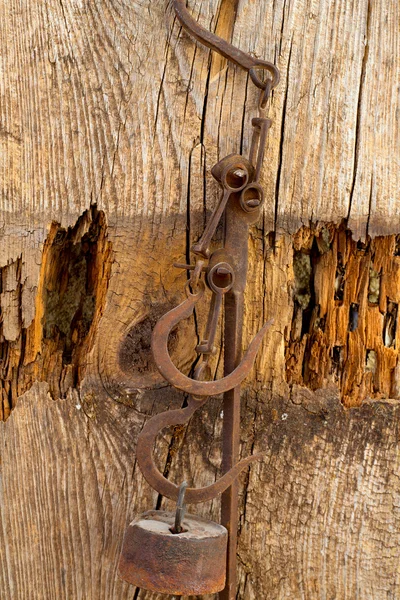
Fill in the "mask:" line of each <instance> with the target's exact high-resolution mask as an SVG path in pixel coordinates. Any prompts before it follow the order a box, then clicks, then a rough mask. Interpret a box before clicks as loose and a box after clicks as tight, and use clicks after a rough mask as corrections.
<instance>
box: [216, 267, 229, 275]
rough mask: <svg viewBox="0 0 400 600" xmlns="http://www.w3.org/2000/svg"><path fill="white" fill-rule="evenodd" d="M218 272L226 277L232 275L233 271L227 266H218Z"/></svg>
mask: <svg viewBox="0 0 400 600" xmlns="http://www.w3.org/2000/svg"><path fill="white" fill-rule="evenodd" d="M216 274H217V275H222V277H226V276H227V275H230V274H231V272H230V270H229V269H227V268H226V267H218V269H217V270H216Z"/></svg>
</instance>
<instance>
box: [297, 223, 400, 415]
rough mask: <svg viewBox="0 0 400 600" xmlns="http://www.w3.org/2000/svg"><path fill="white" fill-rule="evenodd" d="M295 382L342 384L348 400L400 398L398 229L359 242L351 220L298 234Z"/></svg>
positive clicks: (349, 402) (353, 402)
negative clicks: (347, 225) (395, 232)
mask: <svg viewBox="0 0 400 600" xmlns="http://www.w3.org/2000/svg"><path fill="white" fill-rule="evenodd" d="M293 268H294V307H293V319H292V326H291V331H290V336H289V339H288V340H287V345H286V374H287V380H288V382H289V383H298V384H303V385H306V386H308V387H309V388H311V389H313V390H316V389H318V388H322V387H326V386H327V385H328V384H329V383H335V384H337V385H338V386H339V388H340V392H341V395H342V400H343V402H344V403H345V404H346V405H347V406H357V405H359V404H361V402H362V401H363V400H364V399H365V398H368V397H371V398H399V397H400V370H399V366H398V359H399V350H400V337H399V336H400V333H399V328H398V326H397V325H398V323H397V321H398V306H399V302H400V247H399V238H398V236H395V235H390V236H385V237H376V238H375V239H373V240H370V239H367V241H366V242H365V243H362V242H358V243H357V242H355V241H354V240H353V239H352V237H351V232H350V231H348V230H346V228H345V227H340V228H339V229H336V228H334V227H330V228H328V227H325V228H324V229H322V231H319V232H318V233H315V234H313V233H312V232H311V231H310V230H308V229H302V230H301V231H300V232H299V233H298V234H297V235H296V236H295V238H294V257H293Z"/></svg>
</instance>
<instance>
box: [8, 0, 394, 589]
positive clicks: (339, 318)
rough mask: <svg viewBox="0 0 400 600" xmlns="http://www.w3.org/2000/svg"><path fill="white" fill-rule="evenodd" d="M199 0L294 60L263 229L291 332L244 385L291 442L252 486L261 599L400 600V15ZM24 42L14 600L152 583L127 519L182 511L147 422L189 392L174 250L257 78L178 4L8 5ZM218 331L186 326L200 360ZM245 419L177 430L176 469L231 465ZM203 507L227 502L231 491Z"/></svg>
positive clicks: (106, 0) (11, 161) (12, 349)
mask: <svg viewBox="0 0 400 600" xmlns="http://www.w3.org/2000/svg"><path fill="white" fill-rule="evenodd" d="M189 5H190V8H191V10H192V11H193V13H194V14H195V15H196V16H198V18H199V20H200V21H201V23H202V24H203V25H205V26H206V27H208V28H212V29H215V30H216V31H217V32H219V33H220V34H221V35H224V37H226V38H228V39H229V38H231V39H232V41H233V43H235V44H237V45H239V46H240V47H241V48H242V49H244V50H249V51H251V52H254V53H255V54H256V55H257V56H260V57H265V58H268V59H271V60H276V62H277V64H278V66H279V68H280V70H281V73H282V81H281V84H280V86H279V87H278V88H277V89H276V91H275V92H274V95H273V100H272V105H271V111H270V114H271V117H272V118H273V127H272V129H271V134H270V138H269V142H268V150H267V158H266V160H265V165H264V170H263V183H264V184H265V188H266V204H265V210H264V218H263V222H262V223H261V224H260V225H259V226H257V227H255V228H254V229H253V231H252V236H251V240H250V244H249V247H250V262H251V267H250V273H249V288H248V297H247V306H246V324H245V341H246V343H247V342H248V341H249V339H250V338H251V337H252V335H254V333H255V332H256V330H257V329H258V328H259V327H260V326H261V324H262V322H263V321H264V320H265V319H266V318H268V317H269V316H272V315H274V317H275V324H274V330H273V332H272V333H271V335H270V336H269V338H268V340H266V342H265V344H264V346H263V350H262V352H261V353H260V356H259V358H258V359H257V368H256V369H255V370H254V372H253V375H252V377H251V378H250V379H249V380H248V382H247V384H246V386H245V391H244V400H243V448H242V453H243V456H245V455H247V454H249V453H251V452H253V451H257V450H262V451H263V452H265V454H266V459H265V461H263V462H262V463H260V465H258V466H254V467H252V469H251V471H250V473H249V474H248V475H247V476H246V478H245V480H244V481H243V484H244V487H243V488H242V489H243V493H242V498H241V531H240V544H239V560H240V587H239V593H238V598H240V599H244V600H249V599H253V598H254V599H255V598H257V599H259V598H271V599H272V600H273V599H277V600H278V599H283V598H291V599H294V600H297V599H298V600H300V599H303V598H304V599H307V600H309V599H315V600H317V599H318V600H319V599H326V600H333V598H334V599H335V600H345V599H346V600H354V599H358V600H370V599H371V600H388V599H390V598H393V599H395V598H397V597H399V596H400V571H399V561H398V550H397V548H398V546H399V501H398V499H399V495H400V486H399V480H398V476H397V472H398V469H399V451H398V439H399V434H398V423H399V415H398V406H397V403H396V398H398V396H399V390H398V384H397V379H398V369H397V362H398V348H399V346H400V344H396V340H397V338H398V333H397V331H396V323H397V318H396V316H395V317H394V323H395V325H394V330H393V326H392V321H390V317H391V315H392V316H393V310H394V309H393V306H392V305H393V304H395V305H397V304H398V294H399V292H398V287H397V286H396V283H395V282H396V281H397V278H396V277H398V275H397V270H398V265H397V262H398V260H400V259H398V257H397V256H394V255H395V254H396V253H397V249H398V245H397V244H398V242H397V239H396V234H399V233H400V222H399V206H400V205H399V192H398V188H399V185H398V183H399V182H398V173H399V164H398V162H399V136H398V79H399V77H398V76H399V62H400V51H399V50H400V48H399V45H400V41H399V40H400V32H399V17H400V14H399V11H400V8H399V6H398V3H397V2H395V0H390V1H389V2H383V0H374V1H373V0H354V2H350V0H345V1H343V2H341V3H336V2H329V1H328V0H319V1H316V2H308V3H304V2H300V1H299V0H295V1H288V0H287V1H285V2H282V1H280V0H279V1H277V2H274V3H272V2H268V1H266V0H260V1H258V2H249V1H248V0H242V1H238V2H233V1H232V2H231V1H224V0H222V1H221V2H219V1H217V0H211V1H210V2H190V3H189ZM0 47H1V55H0V73H1V77H0V190H1V193H0V220H1V225H2V227H1V241H2V243H1V245H0V266H1V295H0V305H1V315H2V331H1V334H2V338H1V348H0V350H1V359H2V363H1V378H0V379H1V386H2V390H1V393H2V397H1V398H2V402H1V405H2V409H1V410H2V414H1V417H2V418H7V417H9V415H10V411H11V409H12V408H13V407H15V406H16V408H15V410H14V411H13V412H12V413H11V416H10V417H9V418H8V420H7V421H6V422H5V423H0V440H1V441H0V448H1V450H0V452H1V455H0V459H1V463H0V506H1V511H0V596H1V598H2V599H3V598H4V599H5V600H11V599H12V600H14V599H17V600H19V599H20V598H21V599H22V598H23V599H24V600H25V598H30V599H32V600H36V599H37V600H39V599H45V600H53V599H54V600H55V599H57V600H58V599H62V598H65V599H68V600H75V599H82V600H102V599H104V600H110V599H113V600H114V599H115V600H119V599H120V598H121V599H123V598H129V599H131V598H133V597H135V598H140V599H146V600H150V598H154V596H152V595H151V594H148V593H145V592H143V591H142V592H139V591H135V590H133V589H132V588H130V587H129V586H127V585H126V584H124V583H122V582H121V581H119V579H118V577H117V574H116V564H117V556H118V551H119V545H120V543H121V541H122V534H123V530H124V527H125V525H126V524H127V522H128V521H129V519H130V518H132V517H133V516H134V515H135V514H136V513H137V512H139V511H141V510H145V509H147V508H151V507H153V506H154V505H155V504H156V502H157V498H156V495H155V494H154V493H153V492H152V491H151V490H150V489H149V488H148V486H147V485H146V484H145V483H144V482H143V480H142V478H141V476H140V474H139V473H138V470H137V469H136V465H135V460H134V451H135V441H136V438H137V435H138V432H139V431H140V428H141V427H142V426H143V424H144V422H145V420H146V419H147V418H149V417H150V416H151V415H152V414H154V413H155V412H158V411H160V410H163V409H166V408H168V407H173V406H179V405H180V404H181V402H182V397H181V395H180V394H179V393H178V392H174V391H171V390H169V389H168V388H167V387H166V386H165V385H164V384H163V382H162V380H161V378H160V377H159V376H158V374H157V373H156V371H155V368H154V366H153V365H152V362H151V356H150V351H149V343H148V342H149V335H150V331H151V327H152V325H153V324H154V322H155V321H156V319H157V318H158V317H159V316H160V315H161V314H163V313H164V312H165V311H166V310H168V308H169V307H172V306H173V305H175V304H176V303H177V302H178V301H179V300H180V299H181V297H182V294H183V285H184V281H185V275H184V274H182V273H180V272H178V271H177V270H175V269H173V267H172V263H173V262H174V261H181V262H182V261H183V260H184V259H185V257H186V255H187V252H188V248H189V245H190V242H192V241H193V240H195V239H196V238H197V237H198V236H199V234H200V233H201V231H202V228H203V226H204V222H205V219H206V218H207V215H208V214H209V210H210V209H212V208H213V207H214V206H215V203H216V200H217V195H218V190H217V188H216V186H215V183H214V182H213V181H212V178H211V176H210V174H209V170H210V168H211V166H212V165H213V164H214V163H215V162H216V161H217V160H218V159H219V158H221V157H222V156H224V155H225V154H227V153H230V152H233V151H238V150H241V149H242V150H243V152H247V151H248V148H249V141H250V121H251V117H252V116H254V114H255V110H256V105H257V95H256V92H255V90H254V89H253V86H252V85H251V83H249V82H248V80H247V77H246V74H245V73H242V72H241V71H240V70H239V69H236V68H234V67H231V66H230V67H229V68H227V66H226V62H225V61H223V60H221V59H219V58H218V57H215V56H212V57H211V56H210V53H209V51H208V50H206V49H204V48H202V47H201V46H199V45H195V44H194V43H193V42H192V41H191V40H189V38H188V37H187V36H186V35H185V34H183V33H182V32H181V31H180V28H179V27H178V25H177V24H176V23H174V19H173V16H172V14H171V10H170V7H168V6H167V4H166V3H165V2H161V1H158V0H157V1H156V2H155V1H152V2H150V1H144V0H142V1H139V2H126V1H121V2H117V1H116V0H98V1H96V2H83V1H82V0H58V1H57V0H37V1H35V2H28V0H20V1H18V2H17V1H16V0H11V1H10V2H2V3H0ZM343 220H345V223H342V221H343ZM341 223H342V226H341V229H340V228H339V225H340V224H341ZM346 226H347V228H348V231H347V233H346V234H344V233H343V231H345V229H346ZM300 228H302V229H300ZM274 231H275V232H276V233H277V234H278V235H277V236H276V237H274V236H273V235H269V234H270V232H274ZM326 232H328V233H326ZM294 234H296V235H294ZM367 234H368V235H369V236H376V235H380V236H384V237H381V238H379V239H376V241H374V242H371V240H369V239H368V238H367V237H366V236H367ZM391 234H393V235H391ZM351 235H353V237H354V239H355V242H352V241H351V239H350V238H351ZM343 236H344V238H345V241H344V242H343ZM359 238H361V239H362V240H363V242H365V243H364V244H360V245H359V246H358V247H357V244H356V242H357V240H358V239H359ZM338 240H342V242H341V243H342V246H341V248H340V256H339V250H338V248H339V246H338ZM316 248H317V250H316ZM377 248H378V251H377V250H376V249H377ZM360 253H361V254H360ZM303 255H304V256H306V257H308V258H305V259H304V258H303ZM310 257H311V258H310ZM374 261H375V262H374ZM325 264H326V269H325V267H324V265H325ZM302 265H303V266H304V265H305V266H304V268H303V269H302ZM354 265H356V266H357V270H356V269H355V268H354ZM343 268H344V271H343ZM346 269H347V270H346ZM371 269H372V271H374V272H375V273H376V275H374V276H373V277H372V279H373V281H375V282H376V281H377V279H379V281H380V288H379V292H378V296H379V297H378V300H377V301H376V302H375V301H374V299H375V297H374V289H375V288H374V289H372V290H371V284H370V282H369V281H370V280H369V277H370V274H371ZM342 271H343V272H342ZM325 273H326V274H329V280H328V281H327V282H326V284H324V274H325ZM343 274H344V275H343ZM338 275H340V277H342V276H343V277H342V279H343V280H344V292H343V298H342V299H340V298H339V299H338V298H335V293H336V292H335V282H336V284H337V283H338ZM340 277H339V288H340V286H341V282H340ZM359 281H360V284H359ZM370 294H372V296H371V297H369V295H370ZM340 302H342V305H340ZM369 303H370V304H371V305H370V304H369ZM388 303H391V304H390V306H389V304H388ZM352 304H358V305H359V308H360V327H361V328H360V329H356V330H355V331H350V332H348V320H349V308H350V306H351V305H352ZM389 309H390V310H389ZM323 311H325V312H323ZM363 311H364V312H363ZM374 311H375V312H374ZM391 311H392V312H391ZM204 313H205V310H203V311H201V310H200V313H199V320H200V321H201V317H202V316H204ZM374 315H375V316H374ZM317 317H318V319H319V320H318V324H319V325H318V327H320V324H321V321H323V319H325V322H327V323H328V325H329V326H328V327H327V328H325V330H323V328H322V327H320V329H321V331H318V327H317V328H316V329H315V328H314V325H315V324H316V322H317ZM385 328H386V329H385ZM384 331H387V332H388V336H387V337H386V338H384V337H383V336H384ZM196 333H197V332H196V329H195V325H194V323H191V322H190V323H187V324H184V325H183V326H182V327H180V328H179V330H178V331H177V333H176V335H175V336H174V339H173V344H172V351H173V355H174V359H175V361H176V363H177V364H178V365H179V366H180V367H181V368H182V370H185V371H186V372H188V370H189V368H190V366H191V365H192V363H193V359H194V356H195V354H194V347H195V345H196ZM385 339H386V341H387V343H386V342H385ZM393 340H395V343H394V344H393ZM382 341H383V343H382ZM338 347H340V348H342V351H341V352H342V354H340V352H339V355H338V356H339V358H340V357H341V359H340V360H342V362H340V360H339V362H338V361H337V360H336V359H337V357H338V356H337V355H335V352H336V353H337V352H338V351H337V350H335V351H334V349H335V348H338ZM314 350H315V351H317V356H318V357H319V358H318V360H317V359H316V354H315V352H314ZM367 351H368V352H370V351H373V352H375V354H376V355H377V356H378V359H379V361H380V362H378V365H377V366H376V357H375V358H374V359H372V357H373V355H371V354H370V355H368V356H369V363H368V361H367V357H366V355H365V353H367ZM318 352H319V353H320V354H318ZM293 356H295V357H296V356H298V359H297V362H296V361H295V362H294V363H293V358H292V357H293ZM353 356H356V357H357V358H356V360H355V361H353ZM364 360H365V361H366V363H365V364H364ZM300 361H302V367H301V368H300V369H299V367H298V365H299V364H300ZM374 361H375V362H374ZM365 365H367V366H368V369H366V368H365ZM296 369H297V370H296ZM374 369H375V370H374ZM35 382H41V383H35ZM32 386H33V387H32ZM318 388H323V391H321V390H319V389H318ZM339 395H340V397H341V399H342V400H344V401H345V403H346V404H347V405H348V406H354V405H358V404H360V402H361V401H362V400H363V399H364V397H365V396H372V397H374V398H375V399H377V400H379V399H381V400H382V401H377V402H376V403H375V404H371V403H369V402H366V403H364V405H363V406H361V407H360V408H353V409H351V410H345V409H343V408H342V407H341V405H340V403H339V402H340V400H339ZM220 422H221V419H220V401H219V399H214V400H212V401H210V403H209V405H208V406H207V407H206V408H205V409H203V411H202V413H201V415H199V416H196V417H195V418H194V419H193V423H191V425H190V426H189V429H188V430H187V431H177V432H175V434H174V437H173V438H172V439H171V435H170V434H169V433H168V432H167V433H166V434H165V435H164V436H160V440H159V444H158V449H157V452H158V454H159V460H160V465H163V466H165V469H166V472H168V474H169V476H171V477H173V478H174V479H175V480H177V481H178V480H180V479H181V478H182V477H183V475H185V476H186V477H188V478H189V480H191V481H193V482H194V483H195V484H196V485H202V484H203V485H204V484H206V483H207V482H210V481H212V480H213V479H214V478H215V477H217V476H218V466H219V461H220V443H219V438H218V435H219V431H220ZM210 440H211V441H210ZM205 441H206V443H205ZM196 510H199V511H201V512H202V514H204V515H209V516H214V517H215V518H217V517H218V502H214V503H212V505H211V506H209V505H206V506H204V507H197V508H196Z"/></svg>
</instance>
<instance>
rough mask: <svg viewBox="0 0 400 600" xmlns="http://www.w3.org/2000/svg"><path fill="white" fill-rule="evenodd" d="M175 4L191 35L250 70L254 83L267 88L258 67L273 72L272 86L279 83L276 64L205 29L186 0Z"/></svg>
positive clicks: (181, 20) (262, 88)
mask: <svg viewBox="0 0 400 600" xmlns="http://www.w3.org/2000/svg"><path fill="white" fill-rule="evenodd" d="M173 6H174V9H175V13H176V16H177V17H178V20H179V22H180V23H181V25H182V26H183V28H184V29H186V31H187V32H188V33H189V34H190V35H191V36H193V37H194V38H195V39H196V40H198V41H199V42H201V43H202V44H204V46H207V47H208V48H211V50H214V51H215V52H218V53H219V54H221V55H222V56H224V57H225V58H227V59H228V60H231V61H232V62H234V63H236V64H237V65H239V66H240V67H242V69H245V70H246V71H248V72H249V75H250V77H251V79H252V81H253V83H254V85H256V86H257V87H258V88H259V89H261V90H265V89H266V87H267V83H266V82H265V81H262V80H261V79H260V78H259V77H258V75H257V73H256V69H266V70H267V71H269V72H270V73H271V75H272V83H271V87H273V88H274V87H275V86H276V85H277V84H278V83H279V70H278V68H277V67H276V66H275V65H274V64H272V63H270V62H268V61H266V60H260V59H258V58H254V57H253V56H251V55H250V54H247V53H246V52H243V51H242V50H239V48H236V47H235V46H233V45H232V44H230V43H229V42H227V41H226V40H223V39H222V38H220V37H219V36H218V35H216V34H215V33H211V31H208V30H207V29H204V27H202V26H201V25H199V23H198V22H197V21H196V20H195V19H194V18H193V17H192V16H191V14H190V13H189V12H188V10H187V8H186V0H173Z"/></svg>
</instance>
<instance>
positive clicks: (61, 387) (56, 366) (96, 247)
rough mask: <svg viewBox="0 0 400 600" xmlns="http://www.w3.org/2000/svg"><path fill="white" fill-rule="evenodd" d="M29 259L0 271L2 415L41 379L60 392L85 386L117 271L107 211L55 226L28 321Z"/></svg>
mask: <svg viewBox="0 0 400 600" xmlns="http://www.w3.org/2000/svg"><path fill="white" fill-rule="evenodd" d="M21 261H22V258H19V259H17V261H15V263H11V264H9V265H7V266H6V267H3V268H2V269H1V273H0V281H1V294H0V302H1V310H2V314H3V320H2V323H1V334H0V385H1V390H0V393H1V396H0V398H1V399H0V420H6V419H7V417H8V416H9V415H10V411H11V410H12V409H13V408H14V407H15V404H16V401H17V398H18V397H19V396H21V395H22V394H24V393H25V392H26V391H27V390H28V389H29V388H30V387H31V386H32V384H33V383H34V382H35V381H47V382H48V383H49V389H50V393H51V395H52V396H53V397H54V398H62V397H64V396H65V394H66V392H67V391H68V389H69V388H78V387H79V382H80V381H81V379H82V376H83V373H84V371H85V359H84V357H85V356H86V354H87V352H88V350H89V349H90V347H91V344H92V341H93V340H92V334H93V332H94V331H95V330H96V327H97V323H98V321H99V319H100V317H101V315H102V312H103V308H104V303H105V297H106V293H107V288H108V282H109V278H110V273H111V263H112V248H111V243H110V242H109V241H108V240H107V225H106V220H105V215H104V213H103V212H102V211H99V210H97V208H96V207H95V206H92V207H91V208H90V209H89V210H87V211H85V212H84V213H83V214H82V215H81V217H80V218H79V219H78V220H77V222H76V224H75V225H74V226H73V227H68V228H67V229H64V228H62V227H60V226H59V225H58V224H57V223H55V222H53V223H52V224H51V226H50V230H49V233H48V236H47V239H46V241H45V243H44V247H43V252H42V262H41V270H40V276H39V282H38V286H37V292H36V300H35V318H34V320H33V321H32V323H31V324H30V325H29V326H28V327H25V326H24V323H23V321H22V317H21V303H22V300H21V298H22V290H23V285H24V284H23V282H22V281H21ZM4 315H6V318H4Z"/></svg>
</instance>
